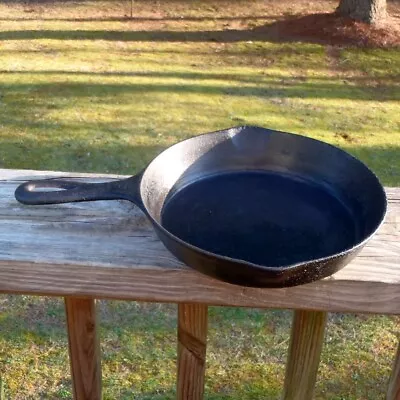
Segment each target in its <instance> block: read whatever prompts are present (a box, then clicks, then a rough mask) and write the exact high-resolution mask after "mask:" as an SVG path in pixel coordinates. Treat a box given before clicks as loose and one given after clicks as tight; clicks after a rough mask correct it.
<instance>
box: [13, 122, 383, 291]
mask: <svg viewBox="0 0 400 400" xmlns="http://www.w3.org/2000/svg"><path fill="white" fill-rule="evenodd" d="M43 188H59V189H65V190H58V191H43ZM38 190H39V191H38ZM15 197H16V198H17V200H19V201H20V202H21V203H25V204H52V203H66V202H75V201H91V200H111V199H125V200H129V201H131V202H133V203H135V204H136V205H137V206H138V207H140V208H141V210H142V211H143V212H144V213H146V215H147V217H148V218H149V219H150V221H151V223H152V224H153V226H154V229H155V231H156V233H157V235H158V237H159V238H160V239H161V240H162V242H163V243H164V244H165V246H166V247H167V248H168V249H169V250H170V251H171V252H172V253H173V254H174V255H175V256H176V257H178V258H179V259H180V260H182V261H183V262H184V263H186V264H187V265H188V266H190V267H192V268H194V269H196V270H198V271H200V272H203V273H205V274H207V275H210V276H212V277H215V278H217V279H220V280H223V281H226V282H230V283H233V284H238V285H244V286H255V287H286V286H294V285H299V284H304V283H308V282H312V281H315V280H317V279H321V278H324V277H327V276H329V275H331V274H333V273H335V272H336V271H338V270H339V269H341V268H342V267H344V266H345V265H346V264H347V263H348V262H349V261H350V260H351V259H352V258H354V257H355V255H356V254H357V253H358V251H359V250H360V249H361V248H362V247H363V246H364V245H365V243H366V242H367V241H368V240H369V239H370V238H371V236H372V235H373V234H374V233H375V232H376V230H377V229H378V227H379V226H380V225H381V223H382V221H383V219H384V216H385V212H386V204H387V202H386V196H385V192H384V189H383V187H382V185H381V184H380V183H379V181H378V179H377V178H376V176H375V175H374V174H373V173H372V172H371V171H370V170H369V169H368V168H367V167H366V166H365V165H364V164H363V163H361V162H360V161H359V160H357V159H356V158H354V157H352V156H351V155H349V154H347V153H346V152H344V151H342V150H340V149H338V148H336V147H334V146H331V145H329V144H326V143H323V142H320V141H317V140H313V139H310V138H307V137H303V136H300V135H294V134H290V133H284V132H278V131H272V130H268V129H263V128H258V127H251V126H243V127H237V128H231V129H227V130H223V131H218V132H213V133H208V134H204V135H200V136H196V137H193V138H191V139H188V140H184V141H182V142H180V143H177V144H175V145H173V146H171V147H170V148H168V149H166V150H165V151H163V152H162V153H161V154H160V155H159V156H157V157H156V158H155V159H154V160H153V161H152V162H151V163H150V164H149V165H148V166H147V168H146V169H145V170H144V171H142V172H141V173H140V174H138V175H136V176H133V177H131V178H128V179H124V180H120V181H114V182H108V183H81V182H71V181H66V180H60V179H58V180H56V179H51V180H41V181H32V182H26V183H24V184H22V185H20V186H19V187H18V188H17V190H16V192H15Z"/></svg>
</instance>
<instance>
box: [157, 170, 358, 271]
mask: <svg viewBox="0 0 400 400" xmlns="http://www.w3.org/2000/svg"><path fill="white" fill-rule="evenodd" d="M161 222H162V225H163V226H164V228H165V229H167V230H168V231H169V232H171V233H172V234H174V235H175V236H177V237H179V238H180V239H182V240H183V241H185V242H187V243H190V244H192V245H194V246H197V247H199V248H201V249H204V250H207V251H209V252H211V253H215V254H218V255H222V256H227V257H230V258H234V259H240V260H245V261H248V262H251V263H255V264H260V265H266V266H275V267H279V266H286V265H288V264H292V263H297V262H301V261H307V260H315V259H318V258H322V257H326V256H329V255H332V254H335V253H339V252H341V251H343V250H346V249H349V248H351V247H352V246H353V245H354V244H355V243H357V240H358V239H359V233H358V232H360V231H361V230H362V227H358V226H357V224H356V220H355V218H354V216H353V215H352V214H351V212H350V211H349V209H348V208H347V207H346V206H345V204H344V203H343V201H342V200H340V199H339V198H338V197H337V196H336V195H335V194H334V193H331V192H330V191H329V190H328V189H327V188H325V187H323V186H322V185H318V184H316V183H314V182H312V181H306V180H303V179H300V178H297V177H295V176H293V175H288V174H280V173H276V172H269V171H246V172H229V173H224V174H220V175H214V176H209V177H206V178H203V179H199V180H197V181H195V182H193V183H191V184H189V185H187V186H185V187H183V188H182V189H180V190H179V191H177V192H176V193H174V194H173V195H172V196H170V197H169V198H167V199H166V202H165V204H164V207H163V210H162V214H161Z"/></svg>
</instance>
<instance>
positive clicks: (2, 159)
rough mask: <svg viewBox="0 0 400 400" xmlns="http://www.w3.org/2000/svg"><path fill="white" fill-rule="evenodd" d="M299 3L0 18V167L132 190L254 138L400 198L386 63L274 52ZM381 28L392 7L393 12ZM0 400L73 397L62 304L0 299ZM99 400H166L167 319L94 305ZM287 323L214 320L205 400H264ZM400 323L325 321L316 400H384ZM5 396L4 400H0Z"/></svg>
mask: <svg viewBox="0 0 400 400" xmlns="http://www.w3.org/2000/svg"><path fill="white" fill-rule="evenodd" d="M336 5H337V4H336V2H332V1H305V0H299V1H297V2H296V3H295V4H293V2H290V1H279V2H274V1H265V0H263V1H261V0H246V1H244V0H235V1H229V2H228V1H225V0H220V1H217V0H204V1H194V0H193V1H180V0H171V1H167V2H156V1H144V0H143V1H135V2H134V18H133V19H129V18H127V16H128V15H129V13H130V3H129V2H119V1H108V2H105V1H72V0H68V1H64V2H61V1H60V2H57V1H40V2H33V1H30V2H23V3H22V2H21V3H18V2H17V3H15V2H11V1H1V2H0V140H1V146H0V166H1V167H3V168H33V169H43V170H64V171H90V172H105V173H106V172H110V173H126V174H133V173H135V172H137V171H139V170H140V169H141V168H143V167H144V166H145V165H146V163H147V162H148V161H150V160H151V159H152V158H153V157H154V156H155V155H156V154H158V153H159V152H160V151H161V150H162V149H164V148H166V147H167V146H169V145H171V144H173V143H175V142H177V141H179V140H181V139H183V138H187V137H190V136H192V135H195V134H199V133H203V132H208V131H212V130H217V129H223V128H228V127H231V126H236V125H243V124H252V125H260V126H264V127H269V128H273V129H278V130H285V131H289V132H297V133H301V134H305V135H308V136H311V137H314V138H318V139H322V140H324V141H327V142H329V143H333V144H335V145H338V146H340V147H341V148H343V149H346V150H348V151H349V152H351V153H353V154H354V155H356V156H357V157H359V158H360V159H362V160H363V161H365V162H366V163H367V164H368V165H369V166H370V167H371V168H372V169H373V170H374V171H375V172H376V173H377V175H378V176H379V177H380V178H381V179H382V181H383V183H384V184H385V185H389V186H395V185H397V186H398V185H400V103H399V99H400V83H399V82H400V79H399V78H400V51H399V49H361V48H354V47H346V46H332V45H329V44H318V43H309V42H307V41H304V40H303V41H296V40H293V38H292V39H291V40H287V39H285V38H282V37H280V36H279V35H278V34H277V33H276V32H275V33H274V34H272V33H271V32H272V31H271V29H266V27H267V25H270V24H274V23H276V21H279V20H281V19H282V18H287V17H290V16H293V15H297V14H304V13H311V12H325V11H328V12H329V11H333V10H334V8H335V7H336ZM389 10H390V12H391V13H392V15H393V16H394V18H395V19H394V21H396V18H397V21H398V20H399V19H400V6H399V3H389ZM0 310H1V313H0V376H1V391H0V393H1V394H0V398H10V399H30V398H31V399H38V398H41V399H60V398H65V399H68V398H71V387H70V377H69V367H68V362H67V338H66V334H65V315H64V309H63V303H62V301H61V300H59V299H51V298H37V297H31V296H18V297H15V296H2V297H0ZM99 312H100V316H101V343H102V351H103V382H104V391H105V398H106V399H157V400H161V399H170V398H171V399H172V398H173V396H174V382H175V361H176V349H175V348H176V340H175V336H176V332H175V327H176V307H175V306H174V305H158V304H138V303H126V302H112V301H101V302H99ZM290 321H291V312H290V311H274V310H253V309H251V310H247V309H237V308H225V309H223V308H218V307H212V308H211V310H210V331H209V351H208V359H207V362H208V364H207V365H208V369H207V393H206V398H208V399H213V400H217V399H218V400H220V399H234V400H239V399H243V400H245V399H252V400H253V399H278V398H279V395H280V389H281V386H282V380H283V376H284V366H285V360H286V354H287V347H288V340H289V336H288V335H289V326H290ZM398 333H399V319H398V318H396V317H381V316H364V315H358V316H354V315H341V314H332V315H330V319H329V324H328V329H327V334H326V339H325V345H324V350H323V354H322V362H321V365H320V369H319V375H318V383H317V388H316V398H317V399H338V400H339V399H342V400H350V399H358V400H359V399H371V400H375V399H384V392H385V389H386V383H387V379H388V374H389V372H390V368H391V362H392V357H393V356H394V351H395V348H396V345H397V338H398ZM1 396H2V397H1Z"/></svg>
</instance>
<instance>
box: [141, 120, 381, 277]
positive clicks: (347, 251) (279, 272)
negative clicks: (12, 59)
mask: <svg viewBox="0 0 400 400" xmlns="http://www.w3.org/2000/svg"><path fill="white" fill-rule="evenodd" d="M248 129H252V130H253V129H255V130H259V131H264V132H265V133H273V134H274V133H277V134H283V135H285V136H297V137H300V138H302V139H303V140H307V141H312V142H315V143H317V144H318V145H325V146H328V147H331V148H332V149H334V150H335V151H339V152H340V153H341V154H343V155H345V156H347V157H349V158H350V159H351V160H352V161H355V162H356V163H358V164H359V165H361V166H362V167H363V168H364V169H365V171H366V172H367V173H369V174H370V175H371V176H372V177H373V178H374V179H375V181H376V184H377V189H379V190H380V191H381V193H382V194H383V199H382V200H383V204H382V206H383V207H382V213H381V216H380V220H379V223H378V224H377V225H376V227H375V228H374V229H373V230H372V232H371V233H370V234H369V235H368V236H367V237H365V238H364V239H363V240H362V241H361V242H358V243H356V244H355V245H354V246H352V247H350V248H348V249H345V250H342V251H341V252H338V253H334V254H331V255H329V256H325V257H321V258H315V259H310V260H305V261H299V262H297V263H293V264H288V265H282V266H279V267H276V266H266V265H262V264H256V263H252V262H250V261H246V260H242V259H239V258H232V257H228V256H224V255H221V254H217V253H213V252H210V251H208V250H205V249H202V248H201V247H197V246H195V245H192V244H190V243H188V242H185V241H184V240H182V239H180V238H179V237H178V236H175V235H174V234H172V233H171V232H170V231H168V230H167V229H165V228H164V227H163V226H162V224H161V223H160V222H158V221H157V220H156V219H155V218H154V217H153V216H152V215H151V213H150V212H149V210H148V208H147V206H146V204H145V203H144V201H143V197H142V185H143V181H144V180H145V179H146V173H147V171H148V169H149V168H150V166H151V165H153V164H154V163H155V162H156V160H158V159H159V158H160V157H161V156H162V155H163V154H165V153H166V152H168V151H169V150H170V149H173V148H175V147H177V146H179V145H182V144H184V143H186V142H189V141H192V140H201V138H202V137H205V136H217V135H220V134H222V133H223V134H225V135H227V134H228V135H229V131H242V130H248ZM139 175H141V177H140V183H139V194H140V198H141V203H142V204H143V207H144V211H145V212H146V215H147V216H148V218H149V219H150V221H151V223H152V224H153V225H155V226H156V227H157V229H159V230H161V231H162V233H163V234H164V235H166V236H168V237H169V238H170V239H171V240H174V241H176V242H178V243H179V244H180V245H182V246H185V247H188V248H189V249H190V250H192V251H194V252H197V253H200V254H201V255H204V256H206V257H209V258H213V259H218V260H221V261H225V262H231V263H235V264H237V265H243V266H246V267H250V268H252V269H254V270H257V271H260V272H272V273H274V274H276V276H281V275H284V274H285V273H287V272H290V271H292V270H296V269H300V268H301V267H306V266H312V265H314V264H324V263H327V262H329V261H330V260H334V259H336V258H341V257H344V256H346V255H350V254H351V253H353V252H354V253H355V254H357V253H356V252H357V250H361V248H362V247H363V246H365V244H366V243H367V242H368V241H369V240H371V238H372V237H373V236H374V235H375V234H376V233H377V231H378V230H379V229H380V227H381V226H382V225H383V223H384V221H385V218H386V216H387V206H388V200H387V196H386V192H385V189H384V187H383V185H382V183H381V182H380V180H379V178H378V177H377V175H376V174H375V173H374V172H373V171H372V170H371V169H370V168H369V167H368V166H367V165H366V164H365V163H364V162H362V161H361V160H359V159H358V158H356V157H355V156H353V155H352V154H350V153H348V152H347V151H345V150H343V149H341V148H340V147H337V146H334V145H332V144H330V143H327V142H324V141H321V140H318V139H314V138H311V137H308V136H305V135H302V134H298V133H291V132H284V131H279V130H275V129H269V128H263V127H260V126H256V125H239V126H234V127H231V128H226V129H220V130H216V131H212V132H206V133H202V134H199V135H196V136H193V137H190V138H187V139H184V140H181V141H179V142H177V143H175V144H173V145H171V146H169V147H167V148H166V149H165V150H163V151H162V152H161V153H160V154H158V155H157V156H156V157H155V158H153V160H152V161H150V163H149V164H148V165H147V167H146V168H145V169H144V170H143V171H142V172H141V173H139ZM174 256H175V254H174ZM194 269H195V268H194Z"/></svg>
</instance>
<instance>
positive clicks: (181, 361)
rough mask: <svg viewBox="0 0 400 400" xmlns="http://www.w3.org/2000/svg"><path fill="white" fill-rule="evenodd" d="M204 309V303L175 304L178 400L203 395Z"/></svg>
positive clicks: (205, 315) (205, 332)
mask: <svg viewBox="0 0 400 400" xmlns="http://www.w3.org/2000/svg"><path fill="white" fill-rule="evenodd" d="M207 312H208V307H207V306H206V305H204V304H184V303H183V304H179V305H178V379H177V398H178V400H201V399H202V398H203V394H204V375H205V368H206V347H207Z"/></svg>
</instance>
